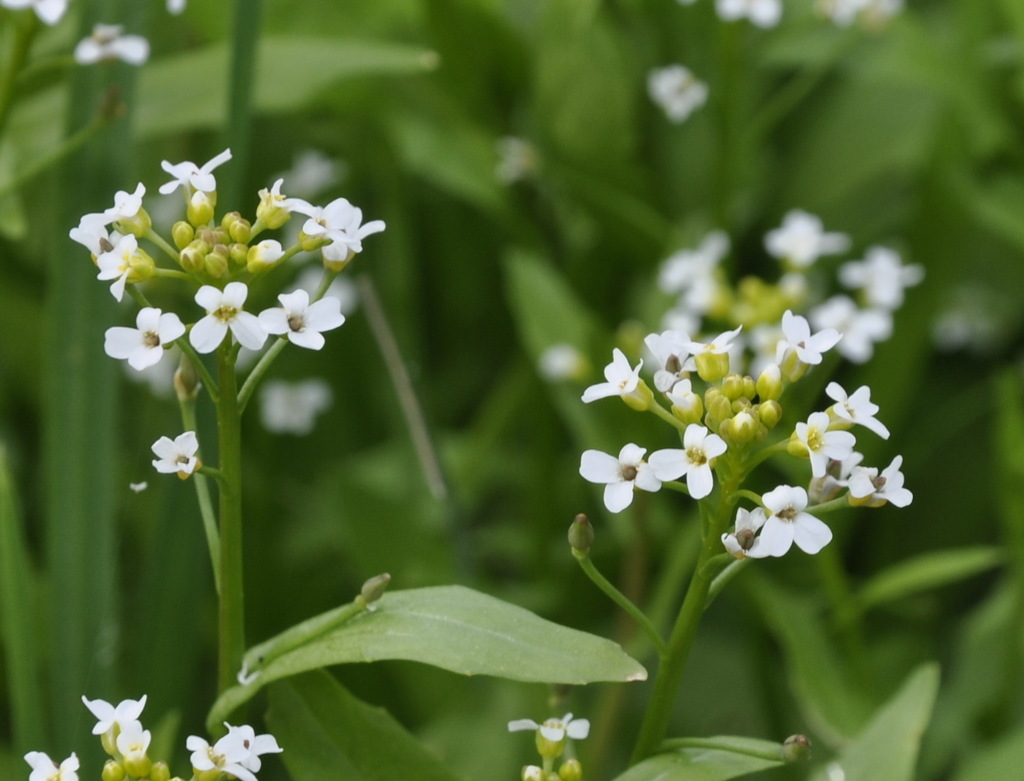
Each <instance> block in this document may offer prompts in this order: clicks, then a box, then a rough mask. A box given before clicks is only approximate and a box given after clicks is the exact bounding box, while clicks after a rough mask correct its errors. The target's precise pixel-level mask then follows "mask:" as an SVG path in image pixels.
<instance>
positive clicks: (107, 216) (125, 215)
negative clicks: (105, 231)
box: [103, 182, 146, 225]
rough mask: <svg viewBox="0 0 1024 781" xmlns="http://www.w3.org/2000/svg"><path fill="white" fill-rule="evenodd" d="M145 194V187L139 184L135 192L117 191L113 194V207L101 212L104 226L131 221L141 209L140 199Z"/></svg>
mask: <svg viewBox="0 0 1024 781" xmlns="http://www.w3.org/2000/svg"><path fill="white" fill-rule="evenodd" d="M145 194H146V186H145V185H144V184H143V183H142V182H139V183H138V185H137V186H136V187H135V192H131V193H129V192H126V191H124V190H118V191H117V192H116V193H114V205H113V206H111V207H110V208H109V209H107V210H106V211H104V212H103V218H104V220H105V221H106V224H108V225H109V224H110V223H112V222H121V221H127V220H131V219H132V218H133V217H135V216H137V215H138V213H139V209H141V208H142V197H143V196H144V195H145Z"/></svg>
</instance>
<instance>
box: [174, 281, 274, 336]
mask: <svg viewBox="0 0 1024 781" xmlns="http://www.w3.org/2000/svg"><path fill="white" fill-rule="evenodd" d="M248 295H249V288H247V287H246V286H245V283H244V282H228V284H227V285H225V287H224V289H223V290H219V289H218V288H215V287H213V286H212V285H203V286H202V287H201V288H199V291H198V292H197V293H196V303H197V304H199V306H201V307H203V309H205V310H206V317H204V318H202V319H201V320H200V321H199V322H198V323H196V324H195V325H194V326H192V330H191V331H190V332H189V335H188V340H189V341H190V342H191V343H192V346H193V347H195V348H196V351H197V352H200V353H212V352H213V351H214V350H216V349H217V348H218V347H219V346H220V344H221V342H223V341H224V337H225V336H226V335H227V333H228V330H229V329H230V331H231V333H233V334H234V335H235V338H236V339H238V341H239V343H241V345H242V346H243V347H247V348H249V349H250V350H258V349H260V348H261V347H262V346H263V343H264V342H265V341H266V340H267V332H266V331H264V330H263V328H262V326H260V321H259V318H257V317H256V315H254V314H251V313H249V312H245V311H243V309H242V305H243V304H244V303H245V299H246V297H247V296H248Z"/></svg>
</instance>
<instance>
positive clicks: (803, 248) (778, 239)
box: [764, 209, 850, 269]
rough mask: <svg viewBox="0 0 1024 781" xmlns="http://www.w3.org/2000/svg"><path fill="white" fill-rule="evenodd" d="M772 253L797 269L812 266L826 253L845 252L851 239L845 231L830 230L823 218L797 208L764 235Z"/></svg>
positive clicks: (767, 246)
mask: <svg viewBox="0 0 1024 781" xmlns="http://www.w3.org/2000/svg"><path fill="white" fill-rule="evenodd" d="M764 246H765V249H767V250H768V252H769V254H771V255H773V256H774V257H776V258H779V259H780V260H786V261H788V262H789V263H790V264H792V265H793V266H795V267H796V268H801V269H804V268H808V267H809V266H811V265H813V264H814V262H815V261H816V260H817V259H818V258H820V257H821V256H822V255H833V254H835V253H837V252H845V251H846V250H847V249H848V248H849V246H850V239H849V238H848V237H847V236H846V235H844V234H842V233H826V232H825V227H824V225H823V224H822V222H821V219H820V218H818V217H816V216H814V215H813V214H808V213H807V212H805V211H802V210H800V209H794V210H793V211H791V212H789V213H788V214H786V216H785V217H784V218H783V220H782V227H780V228H775V229H774V230H771V231H769V232H768V233H767V235H766V236H765V237H764Z"/></svg>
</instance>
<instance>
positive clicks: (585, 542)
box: [569, 513, 594, 558]
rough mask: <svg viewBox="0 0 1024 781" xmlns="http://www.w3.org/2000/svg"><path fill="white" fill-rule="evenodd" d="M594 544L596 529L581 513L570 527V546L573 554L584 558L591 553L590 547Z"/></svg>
mask: <svg viewBox="0 0 1024 781" xmlns="http://www.w3.org/2000/svg"><path fill="white" fill-rule="evenodd" d="M593 544H594V527H593V526H591V525H590V520H589V519H588V518H587V516H585V515H584V514H583V513H580V514H579V515H577V516H576V518H575V519H574V520H573V522H572V524H571V525H570V526H569V545H570V547H571V548H572V554H573V555H574V556H576V557H578V558H582V557H583V556H586V555H587V554H588V553H590V546H591V545H593Z"/></svg>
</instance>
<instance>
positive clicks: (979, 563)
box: [856, 546, 1006, 610]
mask: <svg viewBox="0 0 1024 781" xmlns="http://www.w3.org/2000/svg"><path fill="white" fill-rule="evenodd" d="M1005 560H1006V556H1005V554H1004V553H1003V551H1002V549H1001V548H996V547H992V546H979V547H976V548H960V549H956V550H943V551H936V552H933V553H925V554H922V555H920V556H916V557H914V558H912V559H909V560H908V561H903V562H900V563H899V564H895V565H893V566H891V567H889V568H888V569H885V570H883V571H882V572H880V573H879V574H878V575H875V576H874V577H873V578H871V580H869V581H868V582H867V583H865V584H864V586H863V588H861V590H860V592H859V593H858V594H857V596H856V602H857V605H858V607H859V608H860V609H861V610H868V609H870V608H873V607H876V606H878V605H881V604H884V603H886V602H894V601H895V600H897V599H903V598H904V597H908V596H910V595H912V594H917V593H920V592H922V591H928V590H929V589H933V588H938V587H940V586H946V585H949V584H950V583H955V582H957V581H958V580H963V579H965V578H969V577H972V576H974V575H978V574H980V573H982V572H986V571H987V570H990V569H992V568H993V567H997V566H999V565H1000V564H1002V563H1003V562H1004V561H1005Z"/></svg>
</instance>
